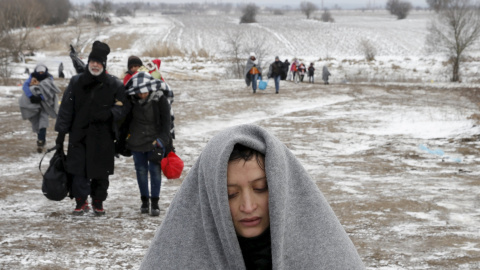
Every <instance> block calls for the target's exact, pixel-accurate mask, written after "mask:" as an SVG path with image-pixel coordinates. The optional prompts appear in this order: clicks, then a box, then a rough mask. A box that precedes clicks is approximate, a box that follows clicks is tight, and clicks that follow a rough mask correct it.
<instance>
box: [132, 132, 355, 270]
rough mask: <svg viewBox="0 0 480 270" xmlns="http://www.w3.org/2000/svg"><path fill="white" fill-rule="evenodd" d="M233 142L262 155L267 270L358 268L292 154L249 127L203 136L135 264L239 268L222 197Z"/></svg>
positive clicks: (239, 256) (327, 209)
mask: <svg viewBox="0 0 480 270" xmlns="http://www.w3.org/2000/svg"><path fill="white" fill-rule="evenodd" d="M237 143H240V144H243V145H245V146H247V147H250V148H252V149H255V150H257V151H259V152H261V153H263V154H265V172H266V177H267V181H268V189H269V212H270V236H271V253H272V266H273V269H315V270H318V269H328V270H331V269H341V270H344V269H350V270H352V269H364V265H363V263H362V261H361V259H360V257H359V255H358V253H357V251H356V249H355V247H354V246H353V244H352V242H351V240H350V239H349V237H348V235H347V234H346V232H345V230H344V229H343V227H342V225H341V224H340V222H339V221H338V219H337V217H336V216H335V213H334V212H333V211H332V209H331V208H330V206H329V204H328V202H327V201H326V200H325V198H324V196H323V195H322V193H321V192H320V190H319V189H318V187H317V186H316V185H315V183H314V182H313V181H312V179H311V178H310V176H309V175H308V173H307V172H306V170H305V169H304V168H303V166H302V165H301V164H300V162H299V161H298V160H297V158H296V157H295V156H294V155H293V154H292V152H290V150H288V149H287V148H286V146H285V145H284V144H283V143H282V142H280V141H279V140H278V139H277V138H276V137H274V136H273V135H271V134H270V133H268V132H267V131H266V130H265V129H263V128H261V127H258V126H255V125H240V126H235V127H232V128H228V129H226V130H224V131H222V132H220V133H219V134H218V135H216V136H215V137H213V138H212V139H211V140H210V141H209V143H208V144H207V146H206V147H205V149H204V150H203V152H202V153H201V155H200V157H199V158H198V159H197V161H196V162H195V164H194V166H193V167H192V168H191V169H190V171H189V173H188V175H187V176H186V178H185V179H184V180H183V183H182V185H181V186H180V188H179V190H178V191H177V193H176V195H175V197H174V199H173V201H172V203H171V204H170V207H169V209H168V212H167V214H166V216H165V218H164V220H163V222H162V224H161V226H160V228H159V229H158V230H157V232H156V234H155V237H154V239H153V241H152V242H151V245H150V247H149V249H148V251H147V253H146V255H145V257H144V259H143V262H142V265H141V267H140V269H222V270H223V269H239V270H244V269H245V262H244V259H243V256H242V251H241V248H240V244H239V241H238V238H237V235H236V233H235V229H234V226H233V222H232V217H231V214H230V208H229V203H228V194H227V166H228V159H229V157H230V154H231V152H232V150H233V147H234V145H235V144H237Z"/></svg>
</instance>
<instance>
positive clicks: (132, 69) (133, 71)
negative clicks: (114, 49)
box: [130, 65, 140, 73]
mask: <svg viewBox="0 0 480 270" xmlns="http://www.w3.org/2000/svg"><path fill="white" fill-rule="evenodd" d="M139 68H140V66H139V65H133V66H131V67H130V71H131V72H132V73H135V72H137V71H138V69H139Z"/></svg>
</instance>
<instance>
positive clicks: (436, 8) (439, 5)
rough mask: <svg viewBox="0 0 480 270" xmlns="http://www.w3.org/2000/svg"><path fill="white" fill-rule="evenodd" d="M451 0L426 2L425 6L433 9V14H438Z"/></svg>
mask: <svg viewBox="0 0 480 270" xmlns="http://www.w3.org/2000/svg"><path fill="white" fill-rule="evenodd" d="M451 1H452V0H427V4H428V6H429V7H430V9H433V10H434V11H435V12H439V11H440V10H442V9H444V8H445V7H447V6H448V4H449V3H450V2H451Z"/></svg>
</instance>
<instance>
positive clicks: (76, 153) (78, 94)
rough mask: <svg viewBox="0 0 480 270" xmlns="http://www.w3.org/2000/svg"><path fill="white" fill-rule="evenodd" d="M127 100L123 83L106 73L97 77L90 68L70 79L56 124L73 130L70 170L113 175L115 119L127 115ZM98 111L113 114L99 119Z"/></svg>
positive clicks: (95, 175) (60, 129) (90, 175)
mask: <svg viewBox="0 0 480 270" xmlns="http://www.w3.org/2000/svg"><path fill="white" fill-rule="evenodd" d="M126 102H127V100H126V95H125V89H124V86H123V84H122V82H121V81H120V80H119V79H118V78H116V77H115V76H112V75H109V74H106V73H105V72H104V73H102V74H101V75H100V76H97V77H95V76H92V75H91V74H90V72H89V71H88V70H87V71H85V72H84V73H81V74H79V75H76V76H74V77H73V78H72V79H71V80H70V83H69V85H68V87H67V89H66V90H65V93H64V94H63V98H62V103H61V105H60V109H59V112H58V117H57V121H56V124H55V130H56V131H57V132H59V133H69V143H68V153H67V171H68V172H69V173H71V174H74V175H82V176H85V177H87V178H90V179H92V178H96V179H105V178H108V175H111V174H113V168H114V155H115V148H114V140H115V135H116V134H118V132H117V131H118V129H117V126H116V125H115V122H116V121H118V120H120V119H123V118H124V117H125V115H126V113H127V108H126V106H123V104H125V103H126ZM108 111H110V112H111V113H108ZM98 113H104V114H105V113H106V114H107V115H109V117H108V119H105V120H101V121H99V120H98V119H95V118H96V116H97V115H98Z"/></svg>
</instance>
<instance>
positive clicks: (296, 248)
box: [21, 41, 364, 270]
mask: <svg viewBox="0 0 480 270" xmlns="http://www.w3.org/2000/svg"><path fill="white" fill-rule="evenodd" d="M109 53H110V48H109V46H108V45H107V44H105V43H103V42H100V41H95V42H94V43H93V45H92V51H91V53H90V54H89V57H88V62H87V64H86V66H85V67H84V69H82V72H81V73H79V74H77V75H75V76H73V77H72V79H71V80H70V83H69V85H68V87H67V89H66V91H65V92H64V94H63V97H62V102H61V105H60V108H59V110H58V114H49V113H48V112H47V115H49V116H51V117H56V118H57V121H56V123H55V130H56V131H57V132H58V135H57V138H56V141H55V143H56V148H57V150H62V151H63V146H64V141H65V137H66V135H67V134H68V155H67V171H68V172H69V173H70V174H71V175H73V182H72V193H73V195H74V197H75V201H76V207H75V210H74V211H73V214H74V215H83V214H84V213H85V212H87V211H89V208H90V207H89V203H88V200H87V199H88V196H90V197H91V199H92V201H91V206H92V208H93V211H94V213H95V214H96V215H99V216H101V215H104V214H105V210H104V208H103V202H104V201H105V199H106V198H107V195H108V192H107V191H108V187H109V176H110V175H112V174H113V173H114V156H115V154H121V155H124V156H133V161H134V164H135V170H136V174H137V183H138V187H139V190H140V195H141V196H140V199H141V203H142V204H141V207H140V212H141V213H150V214H151V215H152V216H158V215H159V214H160V210H159V207H158V200H159V192H160V185H161V170H160V165H159V160H161V159H162V158H163V157H164V156H165V155H166V154H168V153H169V152H170V151H173V143H172V138H173V134H174V133H173V123H172V122H173V119H174V118H173V114H172V113H171V102H173V94H172V93H171V90H170V89H169V87H168V85H167V84H166V83H165V81H164V79H163V77H162V76H161V74H160V72H159V67H160V62H159V61H156V62H154V65H153V66H152V65H150V64H149V63H143V62H142V61H141V59H140V58H139V57H137V56H131V57H129V59H128V63H127V66H128V71H127V74H126V77H125V79H124V81H123V83H122V82H121V81H120V80H119V79H118V78H117V77H115V76H112V75H110V74H108V72H107V71H106V70H107V56H108V54H109ZM154 61H155V60H154ZM247 64H248V67H249V69H248V72H247V73H246V79H247V77H248V80H249V81H250V83H252V87H253V88H254V93H255V90H256V79H257V77H259V76H261V72H262V69H261V67H260V66H259V65H258V62H257V60H256V58H255V55H254V54H252V55H250V59H249V61H248V62H247ZM287 69H288V65H286V64H285V63H283V62H281V61H280V58H279V57H275V61H274V62H273V63H272V64H271V65H270V67H269V71H268V75H267V76H268V77H269V78H273V79H274V81H275V89H276V93H278V91H279V83H280V80H282V79H285V77H286V74H287V72H288V70H287ZM44 81H45V82H44ZM52 81H53V80H52V77H51V76H50V75H49V73H48V69H47V68H46V66H44V65H38V66H37V67H36V68H35V71H34V72H33V73H32V75H31V76H30V78H29V79H28V80H27V82H26V84H25V85H26V86H28V87H26V88H25V86H24V91H25V95H24V96H25V97H24V98H23V100H22V101H21V104H24V103H28V102H30V104H33V105H35V106H32V107H38V106H41V108H44V107H48V108H49V109H51V110H53V111H55V110H56V108H55V104H58V100H56V99H55V96H56V95H57V94H58V93H59V91H58V88H56V87H54V86H51V85H52ZM312 82H313V81H312ZM43 84H45V85H46V86H41V87H40V89H36V87H37V85H43ZM27 88H28V90H29V91H30V92H28V91H27ZM52 102H53V103H52ZM36 104H40V105H38V106H37V105H36ZM27 105H28V104H27ZM24 107H25V106H24ZM50 107H51V108H50ZM22 108H23V107H22ZM33 111H35V110H31V111H30V113H32V112H33ZM35 112H36V111H35ZM25 113H27V111H26V112H25ZM32 114H33V113H32ZM22 115H23V112H22ZM25 117H27V115H26V116H25ZM42 117H44V116H42V115H34V116H32V118H28V117H27V119H33V120H31V122H32V126H33V127H34V130H36V131H37V132H38V141H37V142H38V144H39V145H40V144H42V145H44V143H45V137H44V135H45V131H41V130H42V129H43V128H44V127H45V124H44V122H42V121H40V120H38V121H37V119H43V118H42ZM34 123H35V124H34ZM47 126H48V124H47ZM148 174H150V190H149V185H148ZM292 179H295V181H292ZM299 222H301V223H302V225H301V226H300V225H299ZM192 240H193V241H192ZM179 244H180V245H179ZM287 253H288V255H289V256H284V255H285V254H287ZM278 267H280V268H285V269H320V268H322V269H364V266H363V263H362V261H361V259H360V257H359V255H358V253H357V251H356V249H355V247H354V245H353V243H352V242H351V240H350V239H349V237H348V235H347V233H346V232H345V230H344V229H343V227H342V225H341V224H340V222H339V221H338V219H337V217H336V216H335V213H334V212H333V211H332V209H331V208H330V206H329V204H328V202H327V201H326V200H325V198H324V197H323V195H322V194H321V192H319V190H318V187H316V186H315V184H314V182H313V181H312V179H311V178H310V176H309V175H308V173H307V172H306V171H305V169H304V167H303V166H302V165H301V164H300V162H299V161H298V160H297V158H296V157H295V156H294V155H293V154H292V153H291V152H290V151H288V149H287V148H286V146H285V145H284V144H283V143H281V142H280V141H279V140H278V139H277V138H276V137H274V136H273V135H271V134H270V133H269V132H268V131H267V130H265V129H263V128H261V127H259V126H256V125H239V126H235V127H231V128H228V129H226V130H224V131H222V132H220V133H219V134H218V135H216V136H215V137H213V138H212V139H211V140H210V142H209V143H208V144H207V146H206V147H205V149H204V151H203V152H202V154H201V155H200V157H199V158H198V160H197V161H196V162H195V164H194V165H193V166H192V168H191V170H190V171H189V173H188V175H187V176H186V178H185V179H184V180H183V183H182V186H181V187H180V188H179V190H178V192H177V194H176V196H175V198H174V200H173V201H172V202H171V204H170V206H169V211H168V213H167V215H166V216H165V218H164V220H163V221H162V225H161V227H160V228H159V230H158V231H157V233H156V235H155V238H154V239H153V241H152V243H151V245H150V248H149V249H148V251H147V253H146V255H145V257H144V260H143V262H142V265H141V267H140V269H193V268H198V269H247V270H250V269H274V268H275V269H276V268H278Z"/></svg>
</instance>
